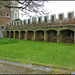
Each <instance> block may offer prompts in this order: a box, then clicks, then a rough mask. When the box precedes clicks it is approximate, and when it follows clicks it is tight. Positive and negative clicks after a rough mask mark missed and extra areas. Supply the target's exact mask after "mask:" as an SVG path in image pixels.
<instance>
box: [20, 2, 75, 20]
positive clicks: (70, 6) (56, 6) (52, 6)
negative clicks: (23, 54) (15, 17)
mask: <svg viewBox="0 0 75 75" xmlns="http://www.w3.org/2000/svg"><path fill="white" fill-rule="evenodd" d="M45 8H47V9H48V10H49V11H50V14H49V15H51V14H56V18H58V14H59V13H64V17H67V12H69V11H74V14H75V1H49V2H48V3H46V6H45ZM19 18H20V19H22V20H24V19H27V18H28V17H26V16H23V17H22V15H21V14H20V17H19Z"/></svg>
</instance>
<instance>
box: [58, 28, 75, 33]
mask: <svg viewBox="0 0 75 75" xmlns="http://www.w3.org/2000/svg"><path fill="white" fill-rule="evenodd" d="M62 30H71V31H74V30H73V29H67V28H66V29H65V28H63V29H61V30H59V31H60V32H61V31H62Z"/></svg>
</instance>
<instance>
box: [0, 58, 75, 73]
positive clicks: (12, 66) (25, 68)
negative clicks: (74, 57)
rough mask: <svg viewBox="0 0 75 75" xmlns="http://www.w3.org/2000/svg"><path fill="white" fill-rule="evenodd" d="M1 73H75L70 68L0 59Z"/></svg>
mask: <svg viewBox="0 0 75 75" xmlns="http://www.w3.org/2000/svg"><path fill="white" fill-rule="evenodd" d="M0 74H75V72H71V71H70V70H65V69H58V68H54V69H53V68H51V67H43V66H39V65H37V66H36V65H29V64H21V63H18V62H10V61H7V60H2V59H0Z"/></svg>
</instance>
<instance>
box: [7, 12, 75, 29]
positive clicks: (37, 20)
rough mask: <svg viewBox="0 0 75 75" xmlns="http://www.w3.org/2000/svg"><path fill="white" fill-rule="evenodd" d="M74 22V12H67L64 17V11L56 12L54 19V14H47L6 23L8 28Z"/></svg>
mask: <svg viewBox="0 0 75 75" xmlns="http://www.w3.org/2000/svg"><path fill="white" fill-rule="evenodd" d="M49 17H50V19H49ZM43 19H44V20H43ZM69 24H75V17H74V12H73V11H71V12H68V13H67V18H65V17H64V13H59V14H58V19H56V15H55V14H53V15H50V16H49V15H48V16H44V18H43V17H41V16H40V17H33V18H30V19H25V20H22V21H16V22H11V23H8V25H7V26H8V28H16V27H35V26H47V25H48V26H49V25H69Z"/></svg>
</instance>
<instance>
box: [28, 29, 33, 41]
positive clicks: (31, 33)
mask: <svg viewBox="0 0 75 75" xmlns="http://www.w3.org/2000/svg"><path fill="white" fill-rule="evenodd" d="M27 40H32V41H33V40H34V32H33V31H31V30H29V31H27Z"/></svg>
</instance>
